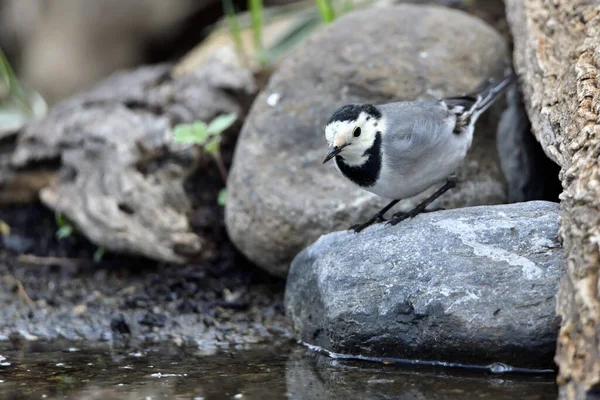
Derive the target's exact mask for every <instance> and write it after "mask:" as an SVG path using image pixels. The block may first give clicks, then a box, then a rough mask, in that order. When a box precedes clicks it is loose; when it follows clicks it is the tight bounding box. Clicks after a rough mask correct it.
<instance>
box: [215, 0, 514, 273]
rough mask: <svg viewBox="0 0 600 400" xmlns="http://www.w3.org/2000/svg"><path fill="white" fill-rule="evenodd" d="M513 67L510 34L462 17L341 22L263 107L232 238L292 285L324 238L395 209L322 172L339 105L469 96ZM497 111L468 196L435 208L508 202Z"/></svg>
mask: <svg viewBox="0 0 600 400" xmlns="http://www.w3.org/2000/svg"><path fill="white" fill-rule="evenodd" d="M506 58H507V49H506V45H505V43H504V41H503V39H502V37H501V36H500V35H499V34H498V33H497V32H496V31H495V30H494V29H492V28H491V27H489V26H488V25H486V24H485V23H484V22H483V21H481V20H479V19H477V18H474V17H472V16H470V15H468V14H466V13H463V12H461V11H456V10H451V9H448V8H444V7H440V6H420V5H408V4H403V5H398V6H393V7H387V8H379V7H378V8H371V9H367V10H360V11H357V12H354V13H350V14H348V15H346V16H344V17H341V18H339V19H338V20H337V21H336V22H335V23H333V24H331V25H330V26H328V27H327V28H325V29H323V30H322V31H320V32H318V33H317V34H315V35H314V36H313V37H311V38H310V39H309V40H307V42H306V43H305V44H304V45H303V46H302V47H301V48H300V49H299V50H298V51H297V52H296V53H294V54H293V55H291V56H290V57H288V58H287V59H286V60H285V61H284V62H283V63H282V64H281V66H280V68H279V69H278V70H277V71H276V72H275V73H274V74H273V76H272V77H271V79H270V82H269V83H268V85H267V86H266V88H265V89H264V90H263V91H262V93H261V94H260V95H259V96H258V98H257V99H256V101H255V103H254V104H253V107H252V110H251V112H250V115H249V116H248V118H247V120H246V123H245V125H244V128H243V130H242V133H241V135H240V139H239V142H238V145H237V149H236V153H235V157H234V162H233V166H232V170H231V174H230V178H229V184H228V187H229V190H228V199H227V208H226V223H227V228H228V231H229V234H230V236H231V239H232V240H233V242H234V243H235V244H236V246H237V247H238V248H239V249H240V250H241V251H242V252H243V253H244V254H245V255H246V256H247V257H248V258H249V259H250V260H252V261H253V262H254V263H256V264H257V265H259V266H260V267H262V268H264V269H266V270H268V271H270V272H271V273H273V274H276V275H280V276H285V275H286V274H287V270H288V267H289V263H290V261H291V260H292V259H293V257H294V256H295V255H296V254H297V253H298V252H299V251H300V250H302V249H303V248H304V247H305V246H306V245H308V244H309V243H311V242H312V241H314V240H315V239H316V238H318V237H319V236H320V235H321V234H323V233H325V232H330V231H332V230H339V229H345V228H348V226H350V225H352V224H355V223H357V222H363V221H362V220H365V219H367V218H368V217H370V216H371V215H372V214H373V213H374V212H376V211H377V210H378V209H379V208H381V207H383V206H384V205H385V204H386V203H387V202H388V200H386V199H382V198H378V197H376V196H375V195H372V194H370V193H368V192H365V191H363V190H361V189H359V188H357V187H355V186H354V185H353V184H352V183H351V182H349V181H348V180H346V179H345V178H343V177H342V176H341V175H340V174H339V172H338V171H336V170H335V168H334V166H333V165H330V164H326V165H322V159H323V156H324V153H325V151H326V149H327V144H326V141H325V135H324V126H325V123H326V121H327V120H328V118H329V117H330V116H331V114H332V113H333V112H334V111H335V110H336V109H337V108H338V107H340V106H341V105H344V104H347V103H373V104H380V103H385V102H392V101H399V100H413V99H431V98H439V97H442V96H446V95H459V94H464V93H466V92H469V91H471V90H473V89H475V88H476V87H477V86H479V85H480V84H481V83H482V82H483V81H484V80H486V79H489V78H490V77H499V76H501V75H502V74H503V73H504V69H505V66H506ZM497 114H499V110H498V107H496V108H492V109H491V111H488V112H486V114H485V115H484V116H483V117H482V118H480V120H479V122H478V123H477V126H476V133H475V139H474V143H473V146H472V148H471V150H470V151H469V154H468V157H467V159H466V160H465V162H464V166H463V167H462V168H461V169H460V170H459V171H458V176H459V179H460V181H461V183H460V184H459V187H458V188H457V189H454V190H452V191H451V192H449V193H447V194H446V195H444V196H442V198H441V199H440V201H438V202H437V203H436V204H435V206H438V207H440V206H441V207H445V208H455V207H461V206H472V205H481V204H498V203H502V202H504V201H506V187H505V181H504V178H503V175H502V172H501V169H500V166H499V161H498V155H497V151H496V146H495V129H496V126H497V121H498V115H497ZM435 189H436V188H432V190H435ZM426 194H427V193H426ZM422 197H423V196H421V197H418V198H413V199H409V200H407V201H403V202H402V203H401V204H400V206H399V208H398V209H403V208H408V207H410V206H411V205H413V204H415V203H416V201H417V200H419V199H421V198H422Z"/></svg>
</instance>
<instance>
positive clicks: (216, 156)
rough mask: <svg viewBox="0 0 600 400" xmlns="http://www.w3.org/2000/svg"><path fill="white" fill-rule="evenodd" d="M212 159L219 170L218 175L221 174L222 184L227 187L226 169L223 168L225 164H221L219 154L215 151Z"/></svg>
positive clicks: (221, 160)
mask: <svg viewBox="0 0 600 400" xmlns="http://www.w3.org/2000/svg"><path fill="white" fill-rule="evenodd" d="M213 158H214V159H215V163H216V164H217V168H218V169H219V173H220V174H221V178H222V179H223V183H224V184H225V186H227V168H225V164H224V163H223V159H222V158H221V154H220V153H219V152H218V151H217V152H216V153H214V154H213Z"/></svg>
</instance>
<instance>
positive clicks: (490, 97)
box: [471, 73, 517, 114]
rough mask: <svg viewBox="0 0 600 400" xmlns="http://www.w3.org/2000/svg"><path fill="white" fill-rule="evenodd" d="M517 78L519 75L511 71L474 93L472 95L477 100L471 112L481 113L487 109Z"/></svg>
mask: <svg viewBox="0 0 600 400" xmlns="http://www.w3.org/2000/svg"><path fill="white" fill-rule="evenodd" d="M516 80H517V76H516V75H515V74H514V73H511V74H510V75H507V76H505V77H504V78H502V79H501V80H499V81H491V82H489V83H488V84H487V85H486V87H484V88H483V89H482V90H480V91H477V92H476V93H474V94H472V95H471V96H474V97H475V98H476V99H477V100H476V101H475V104H474V105H473V108H472V109H471V112H472V113H473V114H481V113H482V112H484V111H485V110H487V108H488V107H489V106H491V105H492V103H493V102H494V100H496V98H497V97H498V96H499V95H501V94H502V92H504V90H505V89H506V88H507V87H508V86H509V85H510V84H511V83H513V82H515V81H516Z"/></svg>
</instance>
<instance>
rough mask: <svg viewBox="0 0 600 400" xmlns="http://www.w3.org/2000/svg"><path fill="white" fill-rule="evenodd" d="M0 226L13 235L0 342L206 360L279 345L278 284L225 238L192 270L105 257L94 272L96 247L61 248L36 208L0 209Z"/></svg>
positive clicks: (0, 260) (72, 244)
mask: <svg viewBox="0 0 600 400" xmlns="http://www.w3.org/2000/svg"><path fill="white" fill-rule="evenodd" d="M220 212H221V213H222V210H221V211H220ZM0 219H1V220H4V221H5V222H6V223H7V224H8V225H9V226H10V228H11V234H10V235H9V236H4V237H3V248H2V249H1V250H0V277H2V283H1V284H0V285H1V286H0V339H2V340H7V339H9V338H12V339H19V340H20V339H26V340H35V339H38V340H40V339H45V340H48V339H56V338H60V337H64V338H66V339H69V340H75V341H78V340H87V341H114V342H116V343H119V342H124V343H131V341H145V340H149V341H165V340H167V341H175V342H176V343H188V344H194V345H198V346H200V347H201V348H205V349H207V351H210V350H211V349H214V348H217V347H227V346H231V345H244V344H249V343H256V342H261V341H264V340H273V338H274V337H282V336H283V337H285V336H286V332H287V331H286V327H285V322H284V318H283V307H282V298H283V289H284V282H283V281H281V280H278V279H275V278H273V277H270V276H269V275H267V274H265V273H263V272H261V271H259V270H257V269H256V268H255V267H253V266H252V265H250V264H249V263H248V262H247V261H246V260H245V259H244V258H243V257H242V256H241V255H240V254H239V253H238V252H237V251H236V250H235V249H234V248H233V246H232V245H231V243H230V242H229V241H228V240H227V239H226V236H225V237H220V235H219V234H218V233H215V237H218V238H219V240H220V243H219V244H217V245H216V249H215V250H216V251H215V252H214V253H215V255H214V256H213V257H212V259H209V260H206V261H205V262H204V263H199V264H196V265H185V266H180V265H168V264H158V263H155V262H152V261H149V260H146V259H141V258H134V257H125V256H118V255H113V254H110V253H108V254H106V255H105V256H104V258H103V259H102V261H100V262H99V263H94V262H93V254H94V252H95V251H96V247H95V246H94V245H92V244H91V243H89V242H88V241H87V240H86V239H85V238H83V237H81V236H78V235H74V236H73V237H70V238H67V239H63V240H58V239H57V238H56V236H55V232H56V230H57V225H56V222H55V218H54V214H53V213H52V212H51V211H50V210H47V209H45V208H44V207H43V206H41V205H33V206H26V207H9V208H2V209H0ZM218 219H220V220H221V221H222V215H221V218H218ZM219 229H223V227H222V226H221V227H220V228H219ZM221 234H222V235H225V234H224V232H221Z"/></svg>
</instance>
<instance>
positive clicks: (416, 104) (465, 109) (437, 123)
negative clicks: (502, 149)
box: [323, 75, 514, 231]
mask: <svg viewBox="0 0 600 400" xmlns="http://www.w3.org/2000/svg"><path fill="white" fill-rule="evenodd" d="M513 78H514V77H513V76H512V75H511V76H508V77H506V78H504V79H502V80H500V81H498V82H493V83H490V84H488V85H487V87H485V88H484V89H483V90H480V91H478V92H476V93H473V94H470V95H466V96H458V97H447V98H443V99H440V100H423V101H404V102H398V103H389V104H382V105H371V104H349V105H345V106H343V107H341V108H339V109H338V110H337V111H336V112H335V113H334V114H333V115H332V116H331V118H330V119H329V121H328V122H327V126H326V128H325V136H326V138H327V142H328V144H329V149H328V151H327V154H326V156H325V159H324V160H323V163H326V162H327V161H329V160H331V159H333V158H335V164H336V166H337V168H338V170H339V171H340V172H341V173H342V174H343V175H344V176H345V177H346V178H348V179H349V180H350V181H352V182H354V183H355V184H356V185H358V186H360V187H361V188H363V189H365V190H368V191H369V192H372V193H375V194H377V195H379V196H381V197H384V198H388V199H391V200H393V201H392V202H391V203H390V204H389V205H388V206H387V207H386V208H384V209H383V210H381V211H380V212H379V213H377V214H376V215H375V216H374V217H373V218H371V220H369V221H367V222H366V223H365V224H362V225H360V226H357V227H355V228H354V229H355V230H356V231H360V230H362V229H364V228H365V227H366V226H368V225H370V224H372V223H373V222H376V221H378V220H382V219H383V214H384V213H385V212H387V211H388V210H389V209H390V208H391V207H392V206H393V205H395V204H396V203H397V202H398V201H400V200H401V199H406V198H409V197H413V196H415V195H417V194H419V193H421V192H423V191H425V190H426V189H428V188H430V187H432V186H433V185H436V184H441V183H443V182H446V184H445V185H444V186H442V187H441V188H440V190H438V192H436V193H435V194H434V195H432V196H431V197H430V198H428V199H427V200H426V201H424V202H423V203H421V204H419V206H417V207H416V208H415V209H413V210H411V211H410V212H408V213H397V214H395V215H394V217H393V218H392V220H391V221H390V223H392V224H396V223H398V222H400V221H401V220H403V219H406V218H408V217H412V216H415V215H417V214H418V213H420V212H423V211H425V207H426V206H427V205H429V204H430V203H431V202H432V201H433V200H435V198H437V197H439V196H440V195H441V194H443V193H444V192H445V191H447V190H448V189H450V188H452V187H454V184H455V181H454V180H453V179H450V180H449V178H450V177H451V176H452V175H453V174H454V173H455V172H456V170H457V168H458V167H459V165H460V164H461V162H462V161H463V159H464V158H465V156H466V154H467V151H468V149H469V147H470V146H471V143H472V140H473V132H474V128H475V123H476V122H477V119H478V118H479V116H480V115H481V114H482V113H483V112H484V111H485V110H486V109H487V108H488V107H489V106H490V105H491V104H492V103H493V102H494V101H495V100H496V99H497V98H498V96H499V95H500V94H501V93H502V92H503V91H504V89H505V88H506V87H507V86H508V85H509V84H510V83H511V82H512V81H513Z"/></svg>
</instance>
